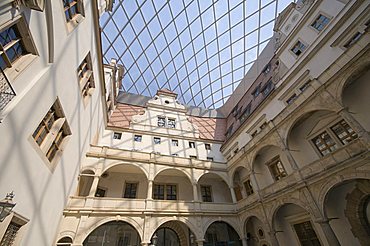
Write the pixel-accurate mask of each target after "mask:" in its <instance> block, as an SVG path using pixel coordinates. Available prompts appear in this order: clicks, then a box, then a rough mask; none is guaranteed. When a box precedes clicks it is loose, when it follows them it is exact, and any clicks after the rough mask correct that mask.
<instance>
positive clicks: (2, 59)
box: [0, 17, 37, 70]
mask: <svg viewBox="0 0 370 246" xmlns="http://www.w3.org/2000/svg"><path fill="white" fill-rule="evenodd" d="M29 53H32V54H36V53H37V52H36V49H35V46H34V45H33V41H32V40H31V34H30V33H29V32H28V27H27V24H26V23H25V22H24V20H23V18H21V17H18V18H16V20H15V21H14V22H12V23H11V24H10V25H6V26H4V27H2V28H1V29H0V68H1V69H3V70H5V69H6V68H10V67H12V66H13V64H14V63H15V62H16V61H17V60H18V59H19V58H21V57H22V56H25V55H27V54H29Z"/></svg>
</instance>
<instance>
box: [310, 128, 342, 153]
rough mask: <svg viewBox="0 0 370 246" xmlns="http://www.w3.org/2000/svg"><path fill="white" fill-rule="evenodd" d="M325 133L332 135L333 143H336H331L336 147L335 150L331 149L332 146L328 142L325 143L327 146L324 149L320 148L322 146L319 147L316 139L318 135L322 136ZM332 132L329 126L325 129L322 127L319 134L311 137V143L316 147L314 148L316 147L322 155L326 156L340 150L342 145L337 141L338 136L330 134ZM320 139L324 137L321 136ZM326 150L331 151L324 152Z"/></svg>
mask: <svg viewBox="0 0 370 246" xmlns="http://www.w3.org/2000/svg"><path fill="white" fill-rule="evenodd" d="M324 133H326V134H327V135H328V136H329V137H330V139H331V140H332V141H333V143H334V145H331V146H333V147H334V149H333V150H331V149H330V147H331V146H329V145H328V144H327V143H326V142H324V144H325V146H326V148H325V149H324V150H320V148H319V146H318V145H317V144H316V143H315V139H316V138H318V137H320V136H321V135H322V134H324ZM330 133H331V132H330V131H328V129H327V128H324V129H322V131H320V132H319V133H318V134H315V135H314V136H312V137H311V138H310V140H309V141H310V143H311V144H312V145H313V147H314V149H315V151H316V152H317V153H318V154H319V156H321V157H323V156H326V155H329V154H331V153H333V152H335V151H336V150H338V149H339V148H340V147H341V146H340V145H339V144H338V142H337V141H336V138H335V137H334V136H332V135H331V134H330ZM320 139H323V138H322V137H320ZM325 150H329V152H328V153H324V152H323V151H325Z"/></svg>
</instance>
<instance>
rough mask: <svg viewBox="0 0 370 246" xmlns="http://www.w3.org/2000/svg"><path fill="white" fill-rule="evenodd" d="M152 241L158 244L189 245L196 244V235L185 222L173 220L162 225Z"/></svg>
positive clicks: (160, 245) (164, 245) (165, 245)
mask: <svg viewBox="0 0 370 246" xmlns="http://www.w3.org/2000/svg"><path fill="white" fill-rule="evenodd" d="M150 241H151V244H153V245H156V246H188V245H194V244H195V241H196V236H195V235H194V233H193V232H192V231H191V230H190V228H189V227H188V226H187V225H186V224H184V223H183V222H181V221H175V220H171V221H167V222H165V223H163V224H162V225H160V226H159V227H158V228H157V230H156V231H155V232H154V233H153V235H152V237H151V240H150Z"/></svg>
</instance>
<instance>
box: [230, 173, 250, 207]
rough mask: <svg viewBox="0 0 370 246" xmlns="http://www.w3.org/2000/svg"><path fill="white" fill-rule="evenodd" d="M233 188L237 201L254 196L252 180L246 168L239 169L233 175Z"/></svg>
mask: <svg viewBox="0 0 370 246" xmlns="http://www.w3.org/2000/svg"><path fill="white" fill-rule="evenodd" d="M233 188H234V192H235V197H236V200H237V201H239V200H241V199H243V198H246V197H247V196H249V195H252V194H253V188H252V186H251V180H250V178H249V174H248V171H247V169H246V168H244V167H238V168H237V169H236V170H235V172H234V175H233ZM251 188H252V189H251Z"/></svg>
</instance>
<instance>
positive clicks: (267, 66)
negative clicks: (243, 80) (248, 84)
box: [262, 63, 271, 74]
mask: <svg viewBox="0 0 370 246" xmlns="http://www.w3.org/2000/svg"><path fill="white" fill-rule="evenodd" d="M270 71H271V64H270V63H269V64H267V65H266V67H265V68H264V69H263V70H262V73H263V74H268V73H269V72H270Z"/></svg>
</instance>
